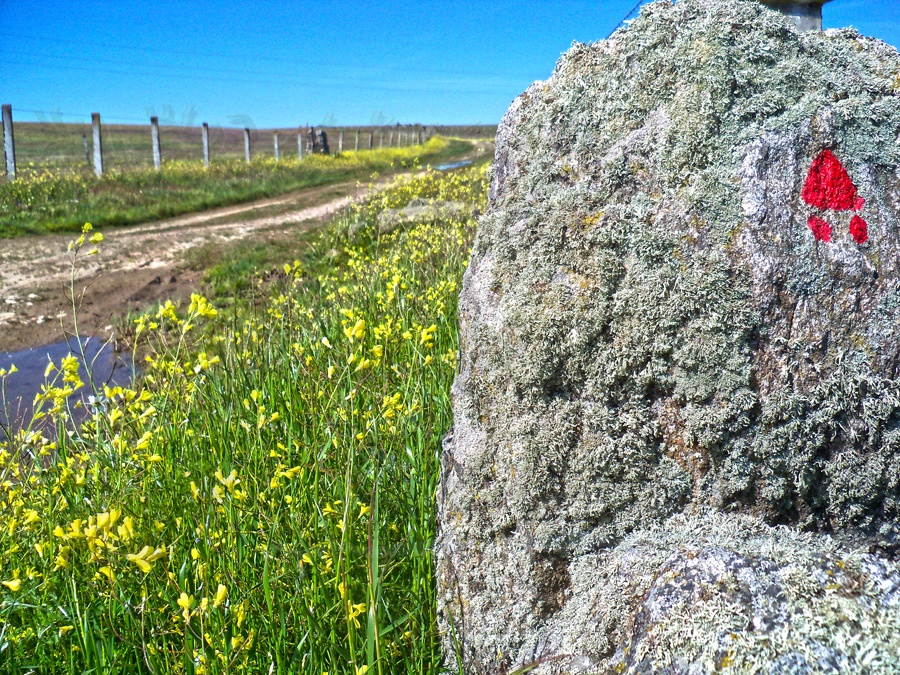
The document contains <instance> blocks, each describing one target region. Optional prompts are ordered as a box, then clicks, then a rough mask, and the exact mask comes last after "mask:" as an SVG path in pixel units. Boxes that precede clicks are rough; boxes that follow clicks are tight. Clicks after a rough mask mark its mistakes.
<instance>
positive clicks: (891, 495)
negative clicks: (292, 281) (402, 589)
mask: <svg viewBox="0 0 900 675" xmlns="http://www.w3.org/2000/svg"><path fill="white" fill-rule="evenodd" d="M898 134H900V57H898V54H897V51H896V50H895V49H894V48H892V47H890V46H888V45H885V44H884V43H881V42H879V41H876V40H871V39H866V38H862V37H860V36H859V35H858V34H857V33H855V32H854V31H850V30H845V31H827V32H825V33H817V32H813V33H800V32H797V30H796V29H795V28H794V26H793V25H792V24H791V23H790V22H789V20H788V19H786V18H785V17H783V16H781V15H779V14H778V13H776V12H773V11H771V10H768V9H766V8H765V7H763V6H761V5H759V4H757V3H755V2H751V1H744V0H682V1H681V2H678V3H677V4H672V3H670V2H657V3H654V4H651V5H647V6H645V7H644V8H643V9H642V11H641V15H640V17H639V18H638V19H636V20H635V21H634V22H632V23H631V24H630V26H629V27H628V29H627V30H622V31H619V32H618V33H616V34H615V35H614V36H613V38H612V39H610V40H607V41H603V42H599V43H596V44H592V45H575V46H573V47H572V49H571V50H570V51H569V52H568V53H567V54H565V55H564V56H563V58H562V59H561V60H560V62H559V64H558V65H557V68H556V70H555V71H554V73H553V76H552V77H551V78H550V79H549V80H548V81H546V82H539V83H536V84H534V85H532V86H531V87H530V88H529V89H528V91H527V92H526V93H525V94H523V95H522V96H520V97H519V98H518V99H517V100H516V101H515V102H514V103H513V105H512V106H511V108H510V110H509V112H508V113H507V115H506V116H505V118H504V120H503V122H502V124H501V126H500V128H499V130H498V134H497V153H496V158H495V164H494V169H493V171H494V175H493V181H492V185H491V194H490V196H491V204H490V209H489V211H488V213H487V214H485V216H484V217H482V218H481V220H480V224H479V231H478V235H477V239H476V242H475V245H474V249H473V253H472V259H471V261H470V264H469V268H468V270H467V272H466V277H465V282H464V287H463V290H462V293H461V296H460V329H461V341H462V350H461V371H460V373H459V376H458V377H457V380H456V383H455V384H454V390H453V405H454V428H453V431H452V433H451V434H449V435H448V437H447V439H446V441H445V448H444V453H443V458H442V485H441V490H440V493H439V495H438V508H439V521H440V532H439V537H438V541H437V543H436V547H435V550H436V559H437V576H438V591H439V597H440V599H441V600H440V603H441V607H440V609H441V621H442V629H443V630H444V632H445V635H446V636H447V637H446V642H445V648H446V651H447V653H448V659H450V660H449V661H448V663H450V662H455V659H456V655H455V652H456V649H455V647H454V644H453V637H452V636H453V635H455V638H456V639H457V640H458V641H459V655H460V656H461V657H462V658H463V660H464V662H465V663H466V664H467V665H468V666H470V667H471V668H472V669H473V671H474V672H483V673H496V672H502V670H504V669H506V668H513V667H518V666H522V665H524V664H525V663H528V662H530V661H535V660H539V659H550V660H546V661H544V662H543V665H541V666H539V669H538V670H536V671H534V672H575V671H576V670H577V668H578V667H579V666H578V665H577V663H575V661H572V660H570V661H568V662H567V661H565V659H562V658H560V659H558V660H552V659H551V657H553V656H554V655H559V656H562V655H563V654H567V653H568V654H577V655H578V658H579V659H581V661H580V662H579V663H584V664H587V665H585V668H586V669H587V670H586V671H585V672H587V671H591V672H595V671H597V670H600V671H602V670H603V669H604V668H608V667H612V666H611V664H613V663H616V664H618V667H620V668H622V669H626V670H627V669H631V671H632V672H647V673H649V672H659V673H663V672H670V673H680V672H685V673H687V672H690V673H704V672H713V671H714V670H715V667H716V664H715V659H716V658H719V657H718V656H715V654H718V653H719V652H715V654H713V656H709V655H708V654H706V653H705V652H704V653H703V654H701V653H700V652H696V653H695V652H691V651H690V650H687V651H684V652H683V653H681V652H678V653H674V655H670V656H671V658H670V659H669V661H668V662H667V661H666V660H665V659H666V657H665V656H664V655H663V656H660V654H661V653H662V652H660V651H659V650H657V651H653V650H652V649H650V648H649V647H647V649H648V651H647V654H648V656H647V658H649V659H651V660H650V661H647V662H646V663H644V662H643V661H641V660H636V657H634V656H627V657H626V656H623V653H624V652H623V651H622V650H624V649H625V647H626V646H627V645H631V646H632V650H631V651H630V652H629V654H634V653H635V650H639V649H643V647H641V646H640V645H642V644H644V645H646V644H649V643H647V642H646V640H647V639H648V638H647V636H653V635H658V634H662V633H660V632H659V631H663V632H664V631H665V630H669V629H671V630H672V631H676V632H677V627H673V625H670V624H675V623H677V620H676V619H673V618H671V617H670V618H665V617H663V618H662V619H661V622H660V624H661V625H662V624H664V628H654V629H653V630H650V625H651V624H650V623H647V622H648V621H651V619H650V618H648V617H652V616H657V614H654V613H653V612H654V611H655V610H653V609H652V603H651V605H647V606H645V607H644V609H643V610H641V609H640V608H639V606H638V603H639V602H643V600H642V598H643V597H644V596H643V595H641V594H646V593H648V592H650V593H651V594H652V591H651V587H650V584H651V583H652V579H653V577H654V575H657V574H663V573H664V568H663V564H664V563H665V561H666V560H669V566H670V568H673V569H674V567H677V566H678V565H681V564H686V563H683V561H684V560H685V558H684V557H683V556H684V555H687V554H685V553H684V552H683V551H681V549H675V548H671V547H669V548H667V547H666V546H662V548H660V551H659V554H660V555H663V558H662V559H661V560H656V558H654V559H653V560H650V558H648V555H649V554H646V552H645V553H644V554H642V555H641V556H639V557H637V558H634V559H633V560H631V561H630V562H627V563H622V565H620V566H619V567H617V568H616V569H615V570H613V569H611V568H609V565H610V564H611V562H610V561H614V560H620V561H621V560H624V558H623V557H622V556H624V555H625V551H624V550H623V549H622V546H624V545H625V544H624V543H623V540H625V538H626V537H629V536H640V533H641V532H642V531H649V529H648V528H654V527H657V526H658V525H659V524H660V523H665V522H669V519H670V518H672V517H673V516H675V515H676V514H682V513H687V512H691V513H703V514H706V515H705V516H704V518H706V519H710V518H714V517H715V516H714V514H715V513H716V512H743V513H744V514H748V518H749V516H750V515H752V517H753V518H756V519H758V520H759V521H760V522H761V523H767V524H768V525H778V524H781V525H789V526H791V527H793V528H795V529H798V530H804V531H817V532H820V533H822V535H821V536H819V538H817V539H814V540H813V539H810V546H812V547H813V548H811V549H809V550H808V551H806V554H807V557H808V558H809V560H810V561H813V562H809V561H808V562H807V563H803V562H802V561H799V560H794V561H791V559H789V557H785V558H784V559H783V560H782V561H781V562H778V561H776V562H773V563H771V565H774V567H772V566H767V565H770V563H768V562H759V565H762V567H754V565H756V563H753V562H747V560H746V558H747V556H750V555H752V552H744V553H741V552H740V550H739V548H740V547H739V544H740V541H739V539H740V538H739V536H738V534H737V533H734V540H733V541H731V540H724V541H722V542H721V544H720V546H721V549H717V550H716V551H712V552H711V551H710V550H708V549H707V548H706V547H705V546H704V545H702V544H701V543H700V542H693V545H694V548H693V549H691V550H694V551H695V553H696V554H697V555H698V556H699V557H700V558H701V559H702V560H713V559H716V560H719V561H727V560H731V561H732V562H734V561H737V562H734V565H738V566H743V567H742V569H744V568H748V569H749V568H752V569H754V570H756V571H755V572H754V574H756V575H757V576H758V577H759V578H760V579H764V580H765V583H767V584H769V585H770V586H771V587H775V586H777V585H778V584H779V583H782V582H778V581H777V579H776V577H778V578H781V577H780V576H779V575H780V574H781V572H780V571H778V570H781V569H783V568H786V567H790V566H791V565H794V566H796V565H800V566H801V567H802V566H803V565H806V567H803V569H806V570H807V571H810V573H812V572H811V571H812V570H814V569H817V568H816V567H815V565H816V564H818V563H815V562H814V559H815V555H816V552H817V551H818V550H819V548H816V547H822V546H824V545H825V543H824V542H827V541H829V539H828V537H837V538H839V539H840V541H842V542H844V544H845V545H847V546H856V547H859V546H866V547H869V548H871V549H872V550H873V551H878V552H881V553H885V554H887V555H893V554H894V553H896V551H897V548H898V544H900V379H898V378H900V371H898V369H900V252H898V246H900V170H898V166H900V138H898ZM742 522H743V521H742ZM747 522H750V520H747ZM763 526H764V525H762V524H760V527H763ZM729 531H730V530H729ZM767 532H768V534H767V535H766V536H767V537H769V538H768V539H766V541H769V542H770V543H771V544H772V545H775V544H776V543H777V541H778V538H779V537H780V536H782V535H781V534H776V533H775V531H767ZM779 532H780V531H779ZM685 550H687V549H685ZM798 555H799V554H798ZM841 555H849V554H847V553H846V551H845V553H842V554H841ZM679 556H682V557H681V558H679ZM679 560H681V561H682V562H679ZM741 561H743V562H741ZM717 564H718V563H717ZM723 564H725V563H723ZM728 564H731V563H728ZM822 564H823V565H824V564H825V563H822ZM873 564H875V563H873ZM885 564H887V563H885ZM673 566H674V567H673ZM779 566H780V567H779ZM720 567H721V566H720ZM725 567H727V565H725ZM703 569H706V568H703ZM703 569H701V570H699V571H697V572H696V573H697V574H699V575H700V577H702V578H703V579H707V580H708V579H712V578H713V577H714V576H715V575H714V574H713V573H712V572H709V570H708V569H706V571H703ZM717 569H718V568H717ZM722 569H724V568H722ZM822 569H825V568H824V567H823V568H822ZM891 569H892V570H893V571H891V572H890V573H888V572H886V573H885V574H887V575H888V576H890V574H894V573H896V568H891ZM773 570H774V571H773ZM716 574H718V572H717V573H716ZM723 574H724V572H723ZM629 575H638V576H640V577H641V578H642V579H644V578H646V579H650V581H649V582H647V583H646V584H644V585H640V584H639V585H637V586H635V590H634V591H633V592H634V593H637V594H638V597H637V598H635V599H634V602H632V603H631V604H629V603H628V602H625V599H623V598H621V597H614V596H618V594H620V593H621V592H622V584H624V585H625V586H627V578H628V577H629ZM704 575H705V576H704ZM773 575H774V576H773ZM716 578H718V577H716ZM776 582H777V583H776ZM660 583H662V582H660ZM704 583H706V582H704ZM762 583H763V582H762V581H760V584H762ZM773 584H774V586H773ZM713 586H715V584H713ZM782 586H783V583H782ZM782 586H779V588H780V587H782ZM759 587H760V588H761V587H762V586H759ZM654 588H655V589H656V593H657V596H658V595H659V593H661V592H663V587H662V586H659V587H654ZM754 588H756V587H754ZM747 592H748V593H750V597H755V596H753V593H752V592H751V591H747ZM717 597H718V596H717ZM779 597H780V596H779ZM589 598H595V599H596V602H595V601H594V600H588V599H589ZM718 601H720V602H723V603H727V602H729V599H728V596H727V594H726V595H723V596H721V597H719V600H718ZM646 602H650V600H649V599H647V600H646ZM679 602H680V601H679ZM684 602H689V600H688V599H684ZM690 602H692V601H690ZM754 602H755V600H754ZM785 602H787V601H786V600H785ZM592 603H593V604H592ZM777 604H778V603H777V602H776V603H775V605H777ZM775 605H773V607H774V606H775ZM601 606H603V607H607V609H608V611H607V610H604V611H606V612H607V613H606V614H604V615H603V616H599V615H598V612H599V610H598V609H597V608H598V607H601ZM818 606H819V605H810V606H809V607H808V608H807V609H809V611H815V607H818ZM791 607H794V608H793V609H791V608H790V607H788V606H784V607H782V609H780V610H778V611H791V612H792V611H800V612H806V611H807V609H802V608H801V609H797V607H799V605H797V606H796V607H795V606H791ZM891 607H893V608H894V609H893V610H891V611H894V612H896V611H897V610H896V603H895V604H894V605H891ZM773 611H774V610H773ZM641 612H643V614H642V613H641ZM659 616H663V615H661V614H660V615H659ZM710 616H712V617H713V618H715V617H714V616H713V615H710ZM641 617H644V618H641ZM720 618H721V622H720V623H718V624H716V623H715V622H714V621H713V622H712V623H710V624H708V625H706V627H705V629H704V630H705V632H706V633H707V635H706V638H705V639H708V642H709V644H713V643H715V644H716V645H717V646H716V649H720V650H721V649H725V650H726V652H727V649H726V646H725V643H724V642H717V640H718V639H719V638H718V637H717V635H718V634H719V632H720V631H724V630H726V628H724V626H725V625H726V624H727V617H726V616H722V617H720ZM895 618H896V617H895ZM711 620H712V619H711ZM822 621H823V622H824V623H823V625H826V624H828V625H831V624H830V623H828V622H831V623H835V622H838V619H837V618H835V617H823V618H822ZM451 622H452V625H451ZM642 622H643V623H642ZM651 623H652V621H651ZM653 625H657V624H653ZM772 625H773V626H775V625H776V624H772ZM778 625H780V624H778ZM873 625H874V624H871V623H866V624H865V625H862V626H861V627H860V628H859V631H858V632H859V633H860V635H862V636H863V638H861V639H865V640H869V639H870V638H872V639H874V637H875V636H874V635H873V634H872V632H871V631H872V630H874V629H873V628H871V626H873ZM627 626H630V628H627V629H626V627H627ZM642 626H643V628H642ZM716 626H719V628H717V627H716ZM728 630H730V629H728ZM763 630H764V631H765V630H766V629H763ZM774 630H775V628H772V631H774ZM810 630H812V629H810ZM817 630H818V629H817ZM822 630H826V629H822ZM629 631H630V632H629ZM641 631H643V632H644V633H646V635H644V637H642V632H641ZM654 631H656V632H654ZM826 632H827V631H826ZM835 634H837V633H835ZM672 635H675V637H677V635H676V634H675V633H673V634H672ZM816 635H819V634H818V633H817V634H816ZM816 635H813V634H805V635H804V636H802V640H801V641H803V640H805V642H803V645H807V647H809V645H823V646H822V649H823V650H825V651H822V652H821V654H820V656H815V654H813V652H812V651H810V650H811V649H813V647H809V648H808V649H807V647H803V646H802V645H800V643H799V642H789V643H787V642H785V643H782V642H779V641H778V640H775V639H774V638H773V637H769V638H767V640H768V644H770V646H771V645H774V646H772V649H771V650H770V651H768V652H765V651H763V652H760V653H759V655H758V656H759V658H760V659H761V661H760V663H767V664H768V665H766V666H765V667H763V666H760V669H758V670H749V671H744V670H740V668H739V667H738V665H733V664H738V663H743V661H735V660H733V659H730V658H729V659H726V661H727V663H725V664H724V665H721V664H720V666H719V670H718V671H716V672H772V673H782V672H784V673H789V672H804V671H803V670H802V668H807V669H811V670H809V672H820V671H821V672H827V670H824V671H823V670H822V669H824V668H825V666H824V665H821V664H824V663H826V662H828V663H830V661H829V659H830V658H831V657H830V656H828V655H829V654H831V653H832V652H834V654H837V655H842V656H841V658H846V659H848V661H847V662H846V663H847V664H849V665H848V666H847V668H849V670H846V671H842V672H853V668H857V670H858V672H868V671H866V670H865V668H867V667H872V666H871V663H875V662H877V659H875V657H873V660H872V661H871V662H870V663H869V666H865V667H864V666H862V665H859V664H860V663H862V661H860V660H859V659H862V658H863V657H862V656H859V654H857V655H856V656H854V655H853V654H851V653H850V652H848V651H847V650H846V649H844V648H843V647H841V645H839V644H837V643H835V644H832V643H830V642H828V641H827V640H826V641H824V642H823V641H822V640H820V639H819V638H818V637H816ZM675 637H672V640H675ZM666 639H669V638H666ZM799 639H801V638H798V640H799ZM670 644H675V642H670ZM679 644H680V643H679ZM815 649H818V647H815ZM829 650H831V651H829ZM617 651H618V652H620V654H619V657H616V654H617ZM813 651H815V650H813ZM851 651H852V650H851ZM710 653H712V652H710ZM818 653H819V652H816V654H818ZM854 653H855V652H854ZM885 653H888V654H889V653H890V652H884V651H882V652H879V654H881V656H879V657H878V658H882V657H883V656H884V654H885ZM705 654H706V655H705ZM894 654H895V655H896V652H894ZM451 657H452V658H451ZM857 657H859V658H857ZM617 658H618V661H616V659H617ZM642 658H643V657H642ZM834 658H838V657H837V656H835V657H834ZM654 659H655V660H654ZM710 659H712V660H710ZM766 659H768V660H766ZM816 659H818V660H816ZM854 659H856V660H854ZM882 660H883V659H882ZM803 663H806V664H807V665H802V664H803ZM836 663H840V664H843V663H844V661H840V659H839V660H838V661H836ZM730 664H732V665H730ZM817 664H818V665H817ZM892 667H894V668H895V669H897V670H900V658H895V661H894V662H893V664H892ZM667 668H668V670H666V669H667ZM792 668H794V670H791V669H792ZM816 668H818V669H819V671H816V670H815V669H816ZM841 668H843V666H841ZM592 669H593V670H592ZM729 669H730V670H729ZM779 669H780V670H779ZM798 669H800V670H798ZM873 672H875V671H873ZM882 672H895V671H892V670H885V671H882Z"/></svg>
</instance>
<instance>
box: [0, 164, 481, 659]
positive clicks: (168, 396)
mask: <svg viewBox="0 0 900 675" xmlns="http://www.w3.org/2000/svg"><path fill="white" fill-rule="evenodd" d="M486 191H487V181H486V166H484V165H482V166H479V167H474V168H470V169H466V170H462V171H457V172H453V173H450V174H439V173H435V172H431V173H428V174H427V175H425V176H423V177H421V178H417V179H415V180H399V179H398V181H397V182H396V183H395V184H394V185H392V186H391V187H389V188H388V189H386V190H385V191H383V192H382V193H380V194H376V195H374V196H372V197H370V198H369V199H368V200H367V201H366V202H365V203H363V204H360V205H358V206H355V207H353V208H351V209H350V210H348V211H347V212H346V213H344V214H343V215H342V216H341V217H340V218H339V219H337V220H336V221H335V222H333V223H331V224H330V225H329V226H327V227H325V228H324V230H322V231H320V232H319V233H318V234H317V235H315V236H314V237H313V238H311V239H310V241H309V248H308V249H307V250H306V251H305V255H304V256H303V258H302V259H299V260H293V259H288V260H286V261H285V262H284V266H283V268H282V269H281V272H280V276H279V278H278V280H277V282H276V283H274V284H273V285H272V287H271V291H272V292H271V295H270V296H269V297H268V299H267V301H266V302H264V303H261V304H259V305H257V306H256V308H255V309H254V310H251V313H250V314H243V315H241V314H236V313H234V312H217V311H216V310H215V309H213V308H212V307H211V306H210V305H209V304H208V302H207V301H205V300H204V299H202V298H200V297H195V298H194V300H193V302H192V303H191V304H190V306H189V307H181V308H176V307H174V306H171V305H164V306H162V307H160V308H159V310H158V311H157V312H154V313H151V314H148V315H146V316H144V317H141V318H139V319H138V320H137V323H136V325H135V332H136V338H135V339H136V341H137V342H139V343H140V345H141V347H140V348H141V350H143V351H146V352H148V353H149V355H150V356H149V358H148V360H147V361H146V362H145V363H144V364H143V365H144V368H145V376H144V378H143V380H142V382H141V383H140V385H139V386H137V387H136V388H135V389H133V390H132V389H115V390H108V389H107V390H103V389H102V388H98V387H96V386H95V383H92V382H81V381H80V380H78V377H77V368H76V364H74V363H73V362H71V361H64V362H62V363H57V364H53V366H52V367H50V368H48V371H47V378H48V385H47V388H46V393H45V396H44V399H43V413H41V414H45V415H46V418H45V420H43V421H47V420H49V421H50V422H51V423H52V428H53V429H55V431H53V432H52V433H51V432H49V431H44V432H42V433H39V432H35V431H34V428H33V427H32V428H30V429H29V428H27V427H26V428H25V429H24V430H23V431H21V432H19V433H17V434H16V435H15V436H14V440H13V441H12V442H11V443H9V444H8V446H7V447H2V446H0V504H2V506H3V513H4V515H5V517H6V521H5V522H4V523H3V527H2V528H0V552H2V555H0V670H5V671H10V672H29V671H42V672H43V671H50V670H53V671H56V672H59V671H60V670H63V671H68V672H98V673H99V672H103V673H133V672H152V673H225V672H229V673H235V672H242V673H279V674H280V673H289V672H296V673H315V674H316V675H319V674H321V673H329V674H331V675H335V674H337V673H341V674H343V673H348V674H350V675H363V674H368V675H372V674H374V673H378V675H384V674H386V673H437V672H440V670H441V666H440V648H439V639H438V635H437V634H436V628H435V611H436V600H435V587H434V580H433V567H432V558H431V546H432V542H433V537H434V532H435V513H434V497H435V489H436V482H437V478H438V453H439V449H440V440H441V437H442V436H443V434H444V433H445V432H446V430H447V429H448V428H449V425H450V421H451V417H450V402H449V388H450V384H451V381H452V378H453V375H454V372H455V368H456V358H457V348H458V336H457V329H456V325H457V323H456V298H457V293H458V286H459V284H460V279H461V276H462V272H463V270H464V267H465V264H466V262H467V259H468V255H469V247H470V243H471V240H472V236H473V233H474V221H473V220H472V219H471V218H461V219H455V220H451V221H440V222H428V223H424V224H421V225H417V226H415V227H412V226H409V227H407V228H406V229H402V228H401V229H400V230H397V231H396V232H394V233H393V234H391V235H387V236H379V235H378V234H377V231H376V227H375V222H376V217H377V214H378V213H379V212H380V211H382V210H383V209H385V208H394V207H398V206H403V205H404V204H406V203H408V202H409V201H410V200H412V199H413V198H416V197H421V198H426V199H436V200H444V199H447V200H458V201H465V202H466V203H468V204H470V205H471V206H472V208H473V209H483V208H484V206H485V199H486ZM351 232H355V233H356V234H354V235H352V236H351V234H350V233H351ZM112 236H115V234H114V233H113V234H107V237H112ZM82 237H83V238H82V239H80V240H77V241H76V242H75V246H74V248H73V252H72V255H73V256H78V255H83V254H84V253H85V252H86V247H93V246H100V247H102V246H103V245H104V244H103V241H100V240H99V238H96V237H94V235H93V232H92V231H90V230H89V231H86V232H84V233H83V235H82ZM79 241H80V243H79ZM333 251H338V252H339V253H340V254H339V255H338V256H337V257H335V256H334V255H331V256H329V253H331V252H333ZM326 261H328V262H326ZM76 264H77V258H76ZM15 377H16V374H15V373H8V372H6V373H4V372H0V387H3V386H5V387H10V386H14V384H15ZM85 390H87V391H90V392H91V393H92V395H93V396H94V399H93V403H92V404H91V411H92V418H91V420H90V421H89V422H88V423H87V424H86V425H85V426H83V427H82V428H81V429H80V430H79V431H78V432H76V433H74V434H68V433H66V432H65V427H66V419H67V416H68V414H69V413H70V412H71V411H70V410H69V406H70V405H71V404H72V401H73V400H74V398H75V397H74V396H73V392H75V391H78V392H81V391H85Z"/></svg>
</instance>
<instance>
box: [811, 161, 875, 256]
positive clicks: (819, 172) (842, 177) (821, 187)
mask: <svg viewBox="0 0 900 675" xmlns="http://www.w3.org/2000/svg"><path fill="white" fill-rule="evenodd" d="M801 196H802V197H803V200H804V201H805V202H806V203H807V204H809V205H810V206H813V207H815V208H818V209H822V210H829V211H851V210H852V211H859V210H860V209H861V208H862V207H863V204H865V200H864V199H863V198H862V197H860V196H859V194H858V193H857V190H856V186H855V185H854V184H853V181H852V180H851V179H850V174H848V173H847V170H846V169H845V168H844V165H843V164H841V162H840V160H839V159H838V158H837V157H835V156H834V153H833V152H831V150H829V149H827V148H826V149H825V150H823V151H822V152H820V153H819V156H818V157H816V158H815V160H813V163H812V165H811V166H810V167H809V173H808V174H807V175H806V184H805V185H804V186H803V192H802V193H801ZM807 225H808V226H809V229H810V230H812V233H813V236H814V237H815V238H816V239H818V240H819V241H825V242H828V241H831V226H830V225H829V224H828V223H826V222H825V221H824V220H823V219H822V218H819V217H817V216H810V217H809V220H808V221H807ZM850 234H851V235H853V239H854V240H855V241H856V243H857V244H862V243H865V241H866V240H867V239H868V238H869V234H868V226H867V225H866V221H865V220H863V219H862V218H860V217H859V216H853V219H852V220H851V221H850Z"/></svg>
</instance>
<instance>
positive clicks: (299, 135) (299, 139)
mask: <svg viewBox="0 0 900 675" xmlns="http://www.w3.org/2000/svg"><path fill="white" fill-rule="evenodd" d="M297 157H299V158H300V159H301V160H302V159H303V129H302V127H301V128H298V129H297Z"/></svg>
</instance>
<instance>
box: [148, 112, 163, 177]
mask: <svg viewBox="0 0 900 675" xmlns="http://www.w3.org/2000/svg"><path fill="white" fill-rule="evenodd" d="M150 140H151V141H152V143H153V168H154V169H159V166H160V164H162V153H161V152H160V151H159V118H158V117H151V118H150Z"/></svg>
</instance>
